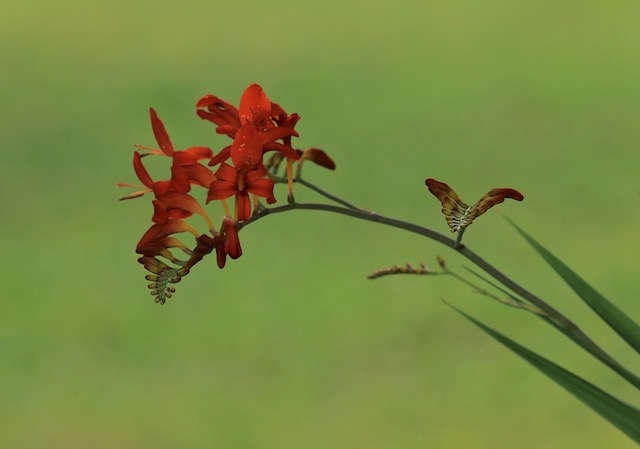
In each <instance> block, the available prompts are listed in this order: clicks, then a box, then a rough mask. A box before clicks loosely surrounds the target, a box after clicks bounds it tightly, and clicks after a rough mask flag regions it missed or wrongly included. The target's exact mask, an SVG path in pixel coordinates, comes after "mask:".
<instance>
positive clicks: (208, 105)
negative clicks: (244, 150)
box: [196, 95, 240, 137]
mask: <svg viewBox="0 0 640 449" xmlns="http://www.w3.org/2000/svg"><path fill="white" fill-rule="evenodd" d="M196 108H197V111H196V113H197V114H198V116H199V117H200V118H201V119H203V120H209V121H210V122H213V123H215V124H216V125H218V126H219V128H218V129H220V127H230V128H233V129H236V130H237V129H238V128H239V127H240V118H239V115H238V109H236V107H235V106H233V105H232V104H231V103H227V102H226V101H224V100H221V99H220V98H218V97H216V96H215V95H205V96H204V97H202V98H200V100H198V102H197V103H196ZM231 137H233V135H232V136H231Z"/></svg>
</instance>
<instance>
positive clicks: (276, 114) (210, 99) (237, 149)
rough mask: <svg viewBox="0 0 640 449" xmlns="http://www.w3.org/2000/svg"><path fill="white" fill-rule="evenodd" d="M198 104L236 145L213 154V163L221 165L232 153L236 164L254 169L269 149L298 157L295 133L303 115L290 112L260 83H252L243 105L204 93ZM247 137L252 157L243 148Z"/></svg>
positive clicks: (201, 112)
mask: <svg viewBox="0 0 640 449" xmlns="http://www.w3.org/2000/svg"><path fill="white" fill-rule="evenodd" d="M196 108H197V110H196V112H197V114H198V116H199V117H200V118H202V119H203V120H209V121H211V122H213V123H215V124H216V125H218V127H217V128H216V132H217V133H219V134H225V135H227V136H229V137H231V138H233V139H234V143H233V144H232V145H230V146H228V147H226V148H224V149H222V151H220V153H218V154H216V155H215V156H213V157H212V158H211V160H210V161H209V165H218V164H219V163H221V162H224V161H226V160H227V159H229V157H231V159H232V161H233V164H234V165H235V166H236V168H238V169H242V168H247V169H253V168H256V167H258V165H260V164H261V163H262V155H263V154H264V153H266V152H267V151H278V152H280V153H282V154H283V156H285V157H286V158H288V159H290V160H297V159H298V155H297V153H296V152H295V150H294V149H293V148H292V147H291V137H292V136H296V137H297V136H298V133H297V132H296V131H295V130H294V126H295V124H296V122H297V121H298V119H299V116H298V115H297V114H293V115H287V114H286V112H285V111H284V110H283V109H282V108H281V107H280V106H278V105H277V104H275V103H272V102H271V101H270V100H269V98H268V97H267V95H266V94H265V92H264V90H263V89H262V87H260V86H259V85H257V84H252V85H250V86H249V87H248V88H247V89H246V90H245V91H244V93H243V94H242V98H241V99H240V107H239V109H236V108H235V107H234V106H233V105H231V104H229V103H227V102H225V101H223V100H220V99H219V98H218V97H216V96H214V95H205V96H204V97H202V98H201V99H200V100H199V101H198V103H197V104H196ZM241 130H242V131H241ZM247 139H250V140H251V146H250V149H251V151H252V153H251V155H250V156H251V157H250V158H247V157H246V156H247V153H246V152H243V151H242V148H243V147H242V146H243V144H245V143H246V141H247ZM278 140H282V141H283V142H282V143H279V142H277V141H278ZM258 146H259V151H258Z"/></svg>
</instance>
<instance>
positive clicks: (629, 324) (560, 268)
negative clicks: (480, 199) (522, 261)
mask: <svg viewBox="0 0 640 449" xmlns="http://www.w3.org/2000/svg"><path fill="white" fill-rule="evenodd" d="M509 222H510V223H511V225H512V226H513V227H514V228H516V230H517V231H518V232H519V233H520V235H521V236H522V237H524V239H525V240H526V241H527V242H528V243H529V244H530V245H531V246H532V247H533V249H534V250H536V252H537V253H538V254H540V255H541V256H542V258H543V259H544V260H545V261H546V262H547V263H548V264H549V266H551V268H553V270H554V271H555V272H556V273H558V275H560V277H561V278H562V279H563V280H564V281H565V282H566V283H567V284H568V285H569V287H571V288H572V289H573V291H574V292H576V294H577V295H578V296H579V297H580V298H582V300H583V301H584V302H585V303H586V304H587V305H588V306H589V307H591V309H592V310H593V311H594V312H596V313H597V314H598V315H599V316H600V318H602V319H603V320H604V321H605V322H606V323H607V324H608V325H609V326H610V327H611V328H612V329H613V330H614V331H615V332H617V333H618V335H620V336H621V337H622V338H623V339H624V340H625V341H626V342H627V343H629V345H631V347H633V348H634V349H635V350H636V351H637V352H639V353H640V326H639V325H638V324H637V323H636V322H635V321H633V320H632V319H631V318H630V317H629V316H628V315H627V314H625V313H624V312H623V311H621V310H620V309H619V308H618V307H616V305H615V304H613V303H612V302H610V301H609V300H608V299H607V298H605V297H604V296H602V295H601V294H600V293H598V292H597V291H596V290H595V289H594V288H593V287H591V286H590V285H589V284H587V283H586V282H585V281H584V279H582V278H581V277H580V276H578V275H577V274H576V273H575V272H574V271H573V270H571V268H569V267H568V266H567V265H565V264H564V263H563V262H561V261H560V260H559V259H558V258H557V257H556V256H554V255H553V254H551V253H550V252H549V251H548V250H547V249H546V248H545V247H543V246H542V245H541V244H540V243H538V242H537V241H536V240H534V239H533V237H531V236H530V235H529V234H527V233H526V232H525V231H523V230H522V228H520V227H519V226H518V225H516V224H515V223H514V222H512V221H511V220H509Z"/></svg>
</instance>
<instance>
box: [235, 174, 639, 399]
mask: <svg viewBox="0 0 640 449" xmlns="http://www.w3.org/2000/svg"><path fill="white" fill-rule="evenodd" d="M296 181H297V182H298V183H300V184H302V185H304V186H305V187H308V188H310V189H312V190H314V191H315V192H317V193H320V194H321V195H323V196H324V197H326V198H328V199H331V200H332V201H335V202H337V203H339V204H342V205H344V207H341V206H336V205H332V204H322V203H298V202H295V201H293V202H291V203H289V204H286V205H283V206H277V207H272V208H267V207H261V208H258V209H257V210H256V211H255V213H254V215H253V216H252V218H251V220H249V221H246V222H243V223H240V225H239V228H240V229H242V228H243V227H245V226H247V225H249V224H251V223H253V222H255V221H257V220H259V219H261V218H264V217H266V216H267V215H274V214H279V213H282V212H289V211H292V210H316V211H325V212H333V213H337V214H341V215H347V216H350V217H354V218H358V219H361V220H366V221H372V222H375V223H380V224H384V225H387V226H391V227H395V228H398V229H403V230H405V231H408V232H413V233H415V234H419V235H422V236H424V237H427V238H428V239H431V240H434V241H436V242H439V243H441V244H443V245H445V246H447V247H448V248H450V249H452V250H454V251H456V252H458V253H459V254H461V255H462V256H464V257H466V258H467V259H468V260H470V261H471V262H472V263H473V264H475V265H476V266H478V267H479V268H481V269H482V270H483V271H484V272H485V273H487V274H488V275H490V276H491V277H493V278H494V279H496V280H497V281H498V282H500V283H501V284H502V285H504V286H505V287H507V288H508V289H510V290H511V291H513V292H514V293H516V294H517V295H519V296H520V297H521V298H523V299H524V300H526V301H527V302H529V303H530V304H532V305H533V306H535V307H536V308H538V309H539V310H540V311H541V312H543V314H544V315H545V316H546V317H547V318H549V319H551V320H553V321H554V322H555V323H557V325H558V326H556V327H558V328H559V329H560V330H561V331H562V332H563V333H564V334H565V335H567V336H568V337H569V338H571V339H572V340H573V341H574V342H576V343H577V344H578V345H580V346H581V347H582V348H584V349H585V350H586V351H587V352H589V353H590V354H592V355H593V356H595V357H596V358H597V359H599V360H600V361H601V362H603V363H604V364H605V365H607V366H609V367H610V368H612V369H613V370H614V371H616V372H617V373H619V374H620V375H621V376H622V377H624V378H625V379H626V380H627V381H629V382H630V383H631V384H633V385H634V386H635V387H636V388H640V378H638V377H637V376H636V375H634V374H633V373H632V372H630V371H629V370H627V369H626V368H624V367H623V366H622V365H620V364H619V363H618V362H617V361H616V360H615V359H614V358H612V357H611V356H610V355H609V354H608V353H607V352H605V351H604V350H603V349H602V348H601V347H600V346H599V345H598V344H596V343H595V342H594V341H593V340H592V339H591V338H590V337H589V336H587V335H586V334H585V333H584V332H583V331H582V330H581V329H580V328H579V327H578V326H577V325H576V324H575V323H574V322H573V321H571V320H570V319H569V318H567V317H566V316H565V315H564V314H562V313H561V312H560V311H558V310H557V309H555V308H554V307H553V306H551V305H550V304H548V303H547V302H546V301H544V300H543V299H542V298H540V297H538V296H537V295H535V294H533V293H532V292H530V291H529V290H527V289H526V288H524V287H523V286H521V285H520V284H518V283H516V282H515V281H513V280H512V279H511V278H509V277H508V276H507V275H505V274H504V273H502V272H501V271H500V270H498V269H497V268H495V267H494V266H493V265H491V264H490V263H489V262H487V261H486V260H484V259H483V258H482V257H480V256H479V255H478V254H476V253H475V252H473V251H471V250H470V249H469V248H468V247H466V246H465V245H462V244H460V242H458V241H457V240H454V239H452V238H449V237H447V236H445V235H443V234H440V233H439V232H436V231H433V230H431V229H429V228H425V227H423V226H418V225H415V224H413V223H409V222H406V221H403V220H398V219H395V218H391V217H386V216H384V215H380V214H377V213H375V212H372V211H368V210H364V209H360V208H358V207H356V206H354V205H353V204H351V203H348V202H346V201H344V200H342V199H340V198H338V197H336V196H334V195H331V194H329V193H328V192H326V191H324V190H322V189H320V188H318V187H316V186H314V185H313V184H311V183H309V182H307V181H303V180H301V179H300V178H298V179H296Z"/></svg>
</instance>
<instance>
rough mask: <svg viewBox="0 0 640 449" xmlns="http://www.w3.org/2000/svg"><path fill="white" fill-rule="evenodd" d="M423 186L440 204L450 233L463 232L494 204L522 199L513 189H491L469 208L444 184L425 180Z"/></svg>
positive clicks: (433, 180)
mask: <svg viewBox="0 0 640 449" xmlns="http://www.w3.org/2000/svg"><path fill="white" fill-rule="evenodd" d="M425 184H426V185H427V187H428V188H429V191H430V192H431V193H432V194H433V195H434V196H435V197H436V198H437V199H438V200H439V201H440V203H441V204H442V213H444V215H445V218H446V220H447V224H448V225H449V227H450V228H451V232H458V231H462V230H464V229H465V228H466V227H467V226H469V225H470V224H471V223H473V220H475V219H476V218H477V217H479V216H480V215H482V214H484V213H485V212H486V211H487V210H489V209H490V208H491V207H493V206H495V205H496V204H500V203H502V202H503V201H504V200H505V199H507V198H511V199H514V200H516V201H522V200H523V199H524V196H523V195H522V194H521V193H520V192H518V191H517V190H514V189H492V190H490V191H489V192H488V193H487V194H486V195H484V196H483V197H482V198H480V200H479V201H478V202H477V203H476V204H474V205H473V206H469V205H468V204H465V203H464V202H463V201H462V199H461V198H460V197H459V196H458V194H457V193H456V192H455V191H454V190H453V189H452V188H451V187H449V186H448V185H447V184H445V183H444V182H440V181H436V180H435V179H427V180H426V181H425Z"/></svg>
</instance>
